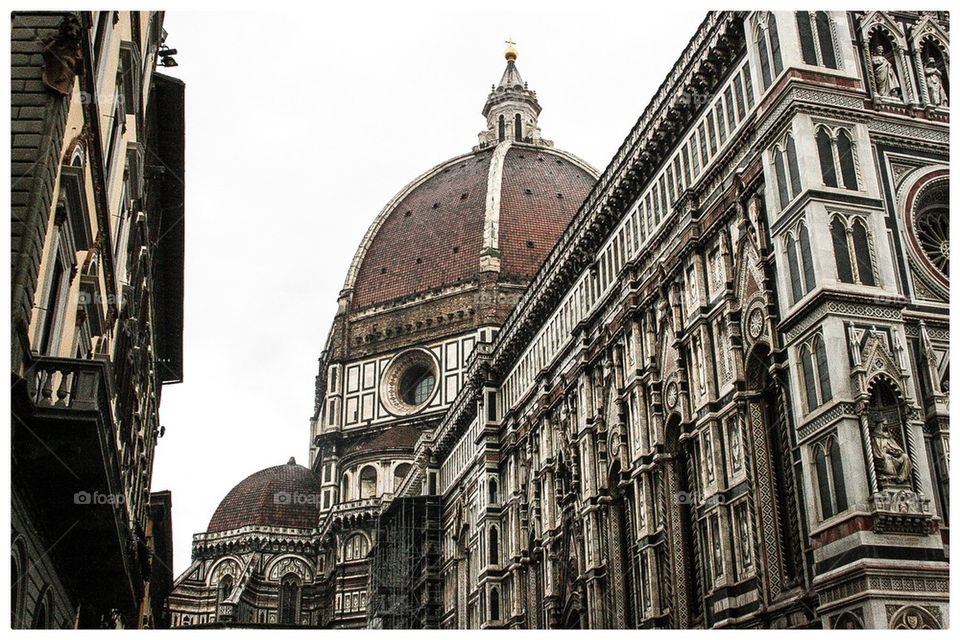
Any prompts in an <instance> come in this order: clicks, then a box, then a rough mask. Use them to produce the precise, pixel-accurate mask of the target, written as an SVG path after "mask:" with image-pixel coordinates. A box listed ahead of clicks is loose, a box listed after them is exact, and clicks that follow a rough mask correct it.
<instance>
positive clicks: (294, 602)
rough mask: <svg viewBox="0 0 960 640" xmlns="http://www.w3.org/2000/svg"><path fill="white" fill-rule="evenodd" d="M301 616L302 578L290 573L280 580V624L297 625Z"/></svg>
mask: <svg viewBox="0 0 960 640" xmlns="http://www.w3.org/2000/svg"><path fill="white" fill-rule="evenodd" d="M299 617H300V578H299V577H297V574H295V573H288V574H287V575H285V576H283V579H282V580H281V581H280V624H286V625H295V624H297V620H298V618H299Z"/></svg>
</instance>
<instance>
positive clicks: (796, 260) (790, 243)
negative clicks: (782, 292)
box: [784, 234, 804, 303]
mask: <svg viewBox="0 0 960 640" xmlns="http://www.w3.org/2000/svg"><path fill="white" fill-rule="evenodd" d="M784 242H785V244H786V248H787V269H788V270H789V272H790V293H791V294H792V296H793V300H792V302H794V303H796V302H797V301H798V300H800V298H802V297H803V293H804V292H803V280H801V276H800V256H799V255H798V254H797V242H796V239H795V238H794V236H793V234H788V235H787V236H786V238H785V240H784Z"/></svg>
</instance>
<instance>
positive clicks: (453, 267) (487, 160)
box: [345, 143, 597, 309]
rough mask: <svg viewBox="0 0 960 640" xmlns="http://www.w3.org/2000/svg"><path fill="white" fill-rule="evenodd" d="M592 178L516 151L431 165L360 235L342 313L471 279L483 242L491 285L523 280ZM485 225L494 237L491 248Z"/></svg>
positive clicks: (543, 151)
mask: <svg viewBox="0 0 960 640" xmlns="http://www.w3.org/2000/svg"><path fill="white" fill-rule="evenodd" d="M596 178H597V175H596V172H595V171H594V170H593V169H592V168H591V167H590V166H589V165H587V164H586V163H585V162H583V161H582V160H580V159H578V158H576V157H575V156H573V155H571V154H568V153H565V152H563V151H559V150H557V149H554V148H552V147H547V146H541V145H532V144H523V143H512V144H500V145H495V146H490V147H487V148H483V149H479V150H476V151H474V152H472V153H468V154H465V155H462V156H458V157H456V158H453V159H452V160H449V161H447V162H444V163H443V164H441V165H438V166H437V167H435V168H433V169H432V170H430V171H428V172H427V173H426V174H424V175H422V176H420V177H419V178H417V179H416V180H414V181H413V182H412V183H410V184H409V185H408V186H407V187H406V188H405V189H404V190H403V191H401V192H400V193H399V194H398V195H397V196H396V197H395V198H394V199H393V200H392V201H391V202H390V203H389V204H388V205H387V206H386V207H385V208H384V209H383V211H382V212H381V213H380V215H379V216H378V217H377V219H376V220H375V221H374V223H373V225H372V226H371V227H370V229H369V230H368V231H367V235H366V237H365V238H364V240H363V242H362V244H361V246H360V248H359V250H358V251H357V254H356V257H355V258H354V261H353V264H352V265H351V267H350V273H349V274H348V276H347V281H346V283H345V288H347V289H352V291H353V298H352V301H351V306H352V307H353V308H354V309H359V308H363V307H370V306H375V305H381V304H384V303H388V302H391V301H394V300H397V299H400V298H404V297H406V296H409V295H412V294H415V293H424V292H428V291H431V290H439V289H442V288H443V287H446V286H449V285H456V284H460V283H463V282H467V281H470V280H473V279H475V278H476V277H477V276H478V275H479V273H480V271H481V256H482V255H484V254H485V253H489V252H490V245H491V242H492V244H493V245H494V248H495V250H496V251H495V252H494V254H495V255H498V257H499V260H500V269H499V270H500V278H501V279H507V280H517V279H520V280H528V279H530V278H531V277H532V276H533V275H534V273H536V271H537V269H539V268H540V265H541V264H542V263H543V260H544V259H545V258H546V256H547V254H548V253H549V252H550V250H551V249H552V248H553V246H554V244H556V242H557V240H558V239H559V238H560V235H561V234H562V233H563V230H564V229H565V228H566V226H567V225H568V224H569V222H570V220H571V219H572V218H573V216H574V215H575V214H576V212H577V209H578V208H579V206H580V204H581V203H582V202H583V200H584V199H585V198H586V196H587V194H588V193H589V191H590V189H591V188H592V187H593V184H594V183H595V182H596ZM491 217H492V218H493V220H495V221H496V223H497V224H496V225H492V224H491ZM491 227H494V228H495V229H496V231H495V232H496V233H498V238H496V239H495V240H493V241H491V239H490V232H491V231H490V230H491Z"/></svg>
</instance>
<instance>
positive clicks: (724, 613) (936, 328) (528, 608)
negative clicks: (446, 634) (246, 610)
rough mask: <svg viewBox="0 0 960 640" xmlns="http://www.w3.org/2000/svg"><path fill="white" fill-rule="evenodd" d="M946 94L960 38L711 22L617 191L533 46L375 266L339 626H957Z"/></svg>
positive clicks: (355, 289) (615, 170)
mask: <svg viewBox="0 0 960 640" xmlns="http://www.w3.org/2000/svg"><path fill="white" fill-rule="evenodd" d="M949 81H950V79H949V21H948V16H947V15H946V14H944V13H938V12H850V13H847V12H739V11H736V12H711V13H709V14H708V15H707V16H706V18H705V19H704V21H703V23H702V24H701V25H700V27H699V28H698V30H697V32H696V33H695V34H694V36H693V38H692V39H691V40H690V42H689V44H688V45H687V47H686V49H685V50H684V52H683V54H682V55H681V57H680V59H679V60H678V61H677V62H676V64H675V65H674V67H673V69H672V70H671V72H670V73H669V75H668V76H667V78H666V79H665V81H664V83H663V84H662V86H661V87H660V88H659V90H658V91H657V93H656V95H655V96H654V98H653V99H652V101H651V103H650V104H649V106H648V107H647V108H646V109H645V110H644V112H643V113H642V114H641V115H640V117H639V119H638V121H637V123H636V125H635V126H634V127H633V128H632V129H631V131H630V132H629V133H628V135H627V137H626V139H625V140H624V142H623V144H622V146H621V147H620V149H619V151H618V152H617V154H616V155H615V156H614V158H613V159H612V160H611V162H610V163H609V165H608V166H607V168H606V169H605V170H604V171H603V173H602V174H600V175H599V176H598V175H597V174H596V173H595V172H594V171H593V170H592V169H590V168H589V167H588V166H586V165H585V164H584V163H582V162H580V161H578V160H577V159H576V158H575V157H573V156H570V155H569V154H566V153H563V152H560V151H557V150H556V149H554V148H553V147H552V145H551V143H550V142H549V141H547V140H544V139H543V138H542V137H541V135H540V130H539V127H538V125H537V116H538V115H539V112H540V105H539V103H538V102H537V98H536V94H535V93H534V92H533V91H532V90H530V89H529V87H528V86H527V85H526V83H524V82H523V80H522V79H521V78H520V75H519V73H518V71H517V67H516V51H515V50H514V49H512V48H511V49H508V51H507V69H506V71H505V72H504V74H503V79H502V80H501V82H500V84H499V85H497V86H496V87H495V88H494V89H493V91H492V92H491V94H490V95H489V97H488V99H487V103H486V105H485V107H484V109H483V115H484V116H485V117H486V119H487V127H486V129H485V131H483V132H482V133H481V134H480V141H479V145H478V146H477V147H475V148H474V150H473V151H472V152H471V153H468V154H465V155H463V156H460V157H457V158H454V159H453V160H451V161H448V162H446V163H443V164H440V165H438V166H437V167H435V168H434V169H432V170H431V171H429V172H427V173H426V174H424V175H422V176H421V177H420V178H418V179H417V180H415V181H414V182H413V183H411V185H409V186H408V187H407V188H406V189H405V190H404V191H402V192H401V193H400V194H398V196H397V197H396V198H395V199H394V200H393V201H391V202H390V203H388V205H387V206H386V207H385V208H384V210H383V212H381V214H380V215H379V216H378V217H377V218H376V220H375V222H374V224H373V225H372V227H371V229H370V231H369V232H368V234H367V236H366V237H365V238H364V240H363V242H362V244H361V246H360V248H359V250H358V253H357V256H356V258H355V259H354V261H353V263H352V265H351V266H350V268H349V272H348V276H347V279H346V282H345V286H344V288H343V290H342V292H341V295H340V299H339V302H338V304H339V307H338V313H337V315H336V318H335V320H334V323H333V327H332V329H331V332H330V335H329V338H328V341H327V345H326V349H325V350H324V352H323V354H322V356H321V358H320V370H319V375H318V377H317V388H316V403H315V412H314V417H313V420H312V423H311V437H312V445H313V446H312V449H311V464H310V466H311V469H312V470H313V472H314V474H315V476H316V481H317V483H318V486H319V489H318V494H317V504H318V522H317V528H316V530H315V531H314V533H313V536H314V538H313V540H314V541H315V547H314V550H312V551H311V552H310V554H306V553H305V554H302V555H301V556H300V559H301V561H302V562H304V563H305V564H309V563H310V562H311V561H312V562H313V563H314V564H313V565H312V567H313V573H312V574H311V577H310V578H309V584H303V583H298V584H299V585H300V588H304V589H305V588H309V589H311V590H313V591H312V593H313V594H314V595H315V596H316V597H317V598H318V601H317V606H318V607H319V613H318V614H317V616H318V617H316V618H311V620H312V622H311V623H310V624H316V625H319V626H324V627H334V628H345V627H363V626H367V627H376V628H416V627H441V628H450V629H455V628H460V629H462V628H502V627H506V628H699V627H707V628H721V627H766V628H786V627H803V628H863V627H865V628H927V627H929V628H944V627H946V626H947V625H948V623H949V621H948V610H947V605H948V568H949V565H948V549H949V546H948V542H949V536H948V532H949V493H948V486H949V465H948V459H949V413H948V402H949V374H948V365H949V321H948V315H949V311H948V301H949V270H948V267H949V215H948V211H949V197H948V186H949V168H948V166H949V149H948V137H949V136H948V134H949V112H950V111H949V110H950V107H949V104H948V97H947V96H948V88H949ZM313 554H315V555H313ZM205 588H206V589H207V591H206V592H205V593H208V594H209V593H212V589H213V588H214V585H213V584H212V583H209V582H208V583H207V586H206V587H205ZM211 611H212V609H211Z"/></svg>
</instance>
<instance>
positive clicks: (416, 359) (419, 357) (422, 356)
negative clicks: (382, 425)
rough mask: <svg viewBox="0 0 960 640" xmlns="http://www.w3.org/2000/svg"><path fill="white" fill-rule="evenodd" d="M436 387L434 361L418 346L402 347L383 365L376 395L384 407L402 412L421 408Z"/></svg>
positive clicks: (403, 414)
mask: <svg viewBox="0 0 960 640" xmlns="http://www.w3.org/2000/svg"><path fill="white" fill-rule="evenodd" d="M436 390H437V362H436V360H435V359H434V357H433V356H432V355H430V353H428V352H427V351H424V350H422V349H412V350H410V351H405V352H403V353H401V354H400V355H398V356H397V357H395V358H394V359H393V361H392V362H391V363H390V364H389V365H387V370H386V373H385V374H384V376H383V380H382V382H381V386H380V397H381V399H382V400H383V404H384V406H385V407H386V408H387V411H389V412H390V413H392V414H394V415H399V416H405V415H410V414H413V413H416V412H418V411H420V410H421V409H423V408H424V407H425V406H426V405H427V403H429V402H430V400H431V399H432V398H433V395H434V393H435V392H436Z"/></svg>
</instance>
